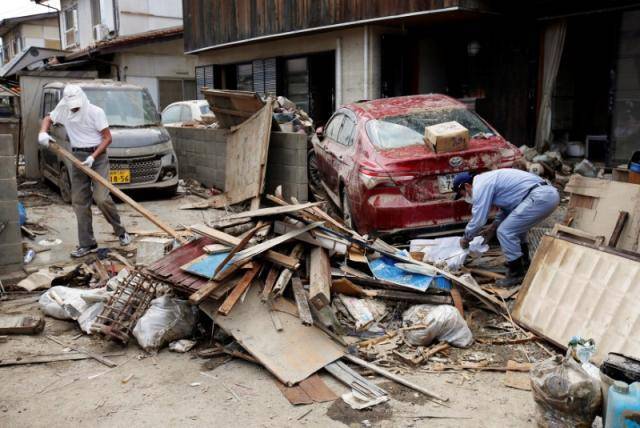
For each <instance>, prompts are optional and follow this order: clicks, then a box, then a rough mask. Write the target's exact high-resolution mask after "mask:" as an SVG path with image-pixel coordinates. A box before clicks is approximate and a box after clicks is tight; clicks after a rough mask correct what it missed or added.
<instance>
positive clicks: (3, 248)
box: [0, 242, 37, 266]
mask: <svg viewBox="0 0 640 428" xmlns="http://www.w3.org/2000/svg"><path fill="white" fill-rule="evenodd" d="M23 257H24V255H23V254H22V243H21V242H18V243H12V244H0V266H7V265H14V264H20V265H22V258H23ZM36 257H37V256H36Z"/></svg>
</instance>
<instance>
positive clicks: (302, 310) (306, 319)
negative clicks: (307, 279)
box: [291, 275, 313, 325]
mask: <svg viewBox="0 0 640 428" xmlns="http://www.w3.org/2000/svg"><path fill="white" fill-rule="evenodd" d="M291 288H292V289H293V296H294V297H295V299H296V305H297V306H298V316H299V317H300V321H302V324H304V325H313V316H311V310H310V309H309V302H307V295H306V294H305V292H304V288H302V282H301V281H300V278H299V277H298V276H297V275H296V276H294V277H293V278H291Z"/></svg>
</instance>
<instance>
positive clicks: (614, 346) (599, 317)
mask: <svg viewBox="0 0 640 428" xmlns="http://www.w3.org/2000/svg"><path fill="white" fill-rule="evenodd" d="M638 284H640V262H638V261H637V260H634V259H632V258H630V257H625V256H623V255H619V254H614V253H611V252H606V251H600V250H598V249H595V248H592V247H589V246H587V245H583V244H578V243H573V242H570V241H567V240H565V239H562V238H557V237H553V236H544V237H543V238H542V240H541V242H540V246H539V247H538V250H537V251H536V254H535V257H534V258H533V261H532V263H531V267H530V268H529V271H528V272H527V276H526V277H525V279H524V281H523V284H522V289H521V290H520V293H519V294H518V299H517V300H516V304H515V307H514V310H513V318H514V319H515V320H516V321H517V322H518V323H519V324H521V325H523V326H525V327H526V328H528V329H529V330H531V331H532V332H534V333H536V334H537V335H539V336H542V337H545V338H546V339H548V340H550V341H551V342H553V343H555V344H556V345H558V346H561V347H565V348H566V346H567V344H568V342H569V340H570V339H571V337H572V336H576V335H579V336H582V337H585V338H593V339H594V340H595V342H596V354H595V356H594V358H593V360H594V362H596V363H600V362H601V361H602V360H603V358H604V357H605V356H606V355H607V353H609V352H618V353H621V354H624V355H628V356H630V357H632V358H640V336H638V335H637V329H638V325H640V312H639V311H638V307H640V294H639V293H638Z"/></svg>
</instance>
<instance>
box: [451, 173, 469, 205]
mask: <svg viewBox="0 0 640 428" xmlns="http://www.w3.org/2000/svg"><path fill="white" fill-rule="evenodd" d="M472 182H473V174H472V173H470V172H466V171H465V172H461V173H459V174H456V176H455V177H454V178H453V191H454V192H455V193H456V199H460V197H461V196H462V195H461V194H460V189H461V188H462V186H463V185H464V184H467V183H472Z"/></svg>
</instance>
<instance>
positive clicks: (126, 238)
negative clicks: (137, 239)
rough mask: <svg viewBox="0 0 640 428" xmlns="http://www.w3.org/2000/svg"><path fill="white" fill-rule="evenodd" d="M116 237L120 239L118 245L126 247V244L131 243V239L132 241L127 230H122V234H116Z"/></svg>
mask: <svg viewBox="0 0 640 428" xmlns="http://www.w3.org/2000/svg"><path fill="white" fill-rule="evenodd" d="M118 239H119V240H120V245H122V246H123V247H126V246H127V245H129V244H131V241H133V238H131V235H129V234H128V233H127V232H124V233H123V234H122V235H120V236H118Z"/></svg>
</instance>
